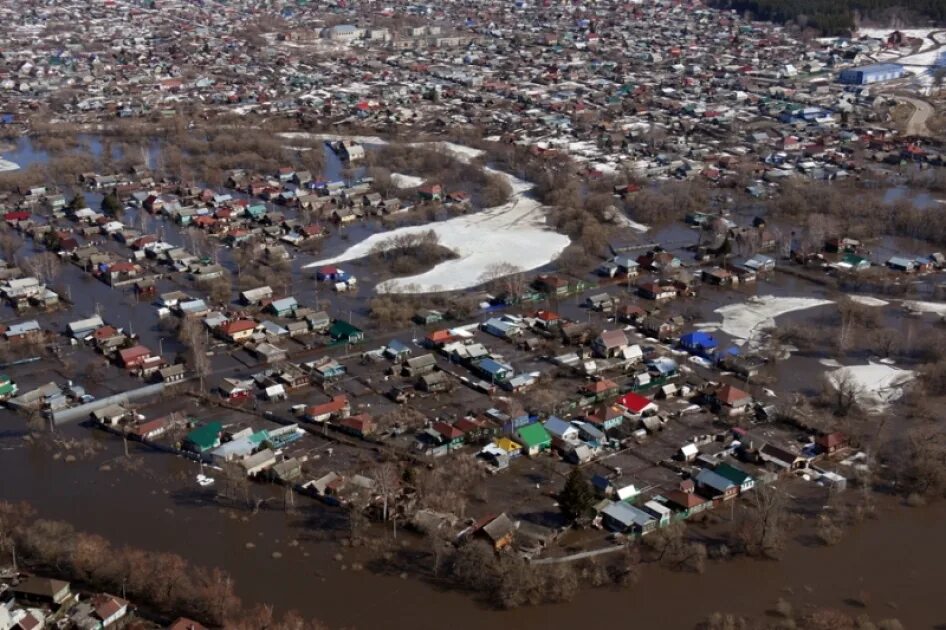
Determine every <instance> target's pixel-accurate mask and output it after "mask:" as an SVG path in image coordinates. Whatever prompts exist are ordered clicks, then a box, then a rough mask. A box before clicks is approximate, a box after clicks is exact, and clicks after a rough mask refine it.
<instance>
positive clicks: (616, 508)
mask: <svg viewBox="0 0 946 630" xmlns="http://www.w3.org/2000/svg"><path fill="white" fill-rule="evenodd" d="M601 518H602V523H603V524H604V526H605V527H607V528H608V529H610V530H611V531H614V532H618V533H622V534H623V533H626V532H633V533H635V534H641V535H643V534H647V533H650V532H652V531H653V530H654V529H656V528H657V519H655V518H654V517H653V516H652V515H650V514H648V513H647V512H645V511H644V510H642V509H640V508H637V507H634V506H633V505H631V504H629V503H625V502H623V501H612V502H611V503H610V504H609V505H608V506H607V507H605V508H604V509H603V510H601Z"/></svg>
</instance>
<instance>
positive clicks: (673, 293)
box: [637, 280, 677, 300]
mask: <svg viewBox="0 0 946 630" xmlns="http://www.w3.org/2000/svg"><path fill="white" fill-rule="evenodd" d="M637 293H638V294H639V295H640V296H641V297H643V298H647V299H648V300H669V299H672V298H675V297H677V288H676V287H675V286H673V285H672V284H661V283H659V282H656V281H653V280H650V281H647V282H642V283H640V284H638V285H637Z"/></svg>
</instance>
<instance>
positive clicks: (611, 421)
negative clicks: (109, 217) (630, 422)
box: [585, 405, 624, 431]
mask: <svg viewBox="0 0 946 630" xmlns="http://www.w3.org/2000/svg"><path fill="white" fill-rule="evenodd" d="M585 419H586V420H587V421H588V422H590V423H591V424H593V425H595V426H596V427H598V428H599V429H600V430H602V431H608V430H609V429H614V428H615V427H619V426H621V425H622V424H623V423H624V410H623V409H621V408H620V407H618V406H617V405H600V406H598V407H596V408H595V409H594V410H593V411H590V412H588V413H586V414H585Z"/></svg>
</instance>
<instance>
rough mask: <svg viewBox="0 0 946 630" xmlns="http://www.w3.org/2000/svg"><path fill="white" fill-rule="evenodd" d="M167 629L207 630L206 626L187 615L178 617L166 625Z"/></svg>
mask: <svg viewBox="0 0 946 630" xmlns="http://www.w3.org/2000/svg"><path fill="white" fill-rule="evenodd" d="M168 630H207V626H205V625H203V624H201V623H199V622H197V621H194V620H193V619H188V618H187V617H179V618H178V619H177V620H176V621H175V622H174V623H172V624H171V625H170V626H168Z"/></svg>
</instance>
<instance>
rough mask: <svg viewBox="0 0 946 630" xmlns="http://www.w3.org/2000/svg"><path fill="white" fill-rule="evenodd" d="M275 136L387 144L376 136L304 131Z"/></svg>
mask: <svg viewBox="0 0 946 630" xmlns="http://www.w3.org/2000/svg"><path fill="white" fill-rule="evenodd" d="M276 135H277V136H279V137H280V138H283V139H284V140H295V139H302V140H322V141H327V142H337V141H339V140H349V141H351V142H359V143H361V144H387V141H386V140H384V138H379V137H378V136H347V135H339V134H334V133H308V132H306V131H283V132H281V133H277V134H276Z"/></svg>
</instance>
